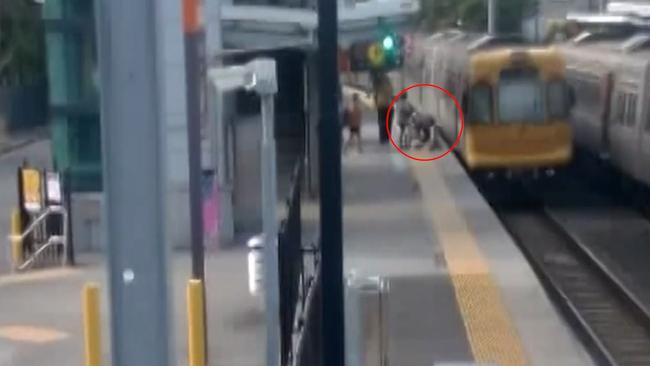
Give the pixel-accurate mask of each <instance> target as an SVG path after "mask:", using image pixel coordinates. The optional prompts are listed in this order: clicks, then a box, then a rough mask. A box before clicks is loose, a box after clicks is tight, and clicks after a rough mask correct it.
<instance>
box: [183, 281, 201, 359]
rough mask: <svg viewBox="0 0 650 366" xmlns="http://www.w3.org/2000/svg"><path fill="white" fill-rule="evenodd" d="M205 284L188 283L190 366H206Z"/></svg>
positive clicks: (199, 282) (188, 349) (188, 350)
mask: <svg viewBox="0 0 650 366" xmlns="http://www.w3.org/2000/svg"><path fill="white" fill-rule="evenodd" d="M204 314H205V313H204V311H203V284H202V282H201V280H195V279H191V280H189V281H188V283H187V328H188V334H187V340H188V342H187V343H188V345H187V346H188V347H187V352H188V355H187V358H188V365H189V366H205V319H204Z"/></svg>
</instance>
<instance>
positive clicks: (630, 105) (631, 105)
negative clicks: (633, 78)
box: [625, 94, 637, 126]
mask: <svg viewBox="0 0 650 366" xmlns="http://www.w3.org/2000/svg"><path fill="white" fill-rule="evenodd" d="M636 100H637V96H636V94H628V98H627V111H626V116H625V121H626V122H627V125H628V126H634V124H635V122H636Z"/></svg>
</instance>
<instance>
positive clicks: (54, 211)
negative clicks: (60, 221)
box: [8, 206, 66, 240]
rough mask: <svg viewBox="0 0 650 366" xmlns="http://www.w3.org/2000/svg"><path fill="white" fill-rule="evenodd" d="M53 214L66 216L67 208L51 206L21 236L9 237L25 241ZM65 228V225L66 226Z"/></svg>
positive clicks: (9, 236)
mask: <svg viewBox="0 0 650 366" xmlns="http://www.w3.org/2000/svg"><path fill="white" fill-rule="evenodd" d="M51 214H60V215H65V214H66V212H65V208H63V206H50V207H48V208H47V209H46V210H45V211H43V212H42V213H41V214H40V215H39V216H38V217H37V218H36V219H35V220H34V222H32V223H31V224H30V225H29V226H28V227H27V229H25V231H24V232H23V233H22V234H21V235H8V238H9V240H24V239H25V238H26V237H27V235H29V234H31V233H32V232H33V231H34V229H36V227H38V225H39V224H40V223H41V222H42V221H44V220H45V219H46V218H47V217H48V216H49V215H51ZM64 226H65V225H64Z"/></svg>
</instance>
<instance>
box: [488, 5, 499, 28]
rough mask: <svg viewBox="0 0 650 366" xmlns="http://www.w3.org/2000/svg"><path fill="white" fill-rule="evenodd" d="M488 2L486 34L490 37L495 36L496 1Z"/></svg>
mask: <svg viewBox="0 0 650 366" xmlns="http://www.w3.org/2000/svg"><path fill="white" fill-rule="evenodd" d="M487 2H488V33H489V34H491V35H494V34H496V30H497V29H496V28H497V24H496V17H497V14H496V2H497V0H487Z"/></svg>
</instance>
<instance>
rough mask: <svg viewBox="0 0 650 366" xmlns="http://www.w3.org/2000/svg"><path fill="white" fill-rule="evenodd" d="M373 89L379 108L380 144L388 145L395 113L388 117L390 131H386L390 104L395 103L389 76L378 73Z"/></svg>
mask: <svg viewBox="0 0 650 366" xmlns="http://www.w3.org/2000/svg"><path fill="white" fill-rule="evenodd" d="M373 88H374V90H375V105H376V107H377V125H378V127H379V142H380V143H381V144H386V143H388V131H390V130H391V129H392V127H393V113H392V112H393V111H392V109H391V111H390V116H388V129H386V116H387V115H388V109H389V107H390V103H391V102H392V101H393V86H392V85H391V82H390V79H389V78H388V75H386V74H385V73H377V74H375V75H374V77H373Z"/></svg>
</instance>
